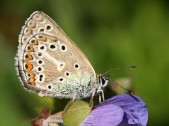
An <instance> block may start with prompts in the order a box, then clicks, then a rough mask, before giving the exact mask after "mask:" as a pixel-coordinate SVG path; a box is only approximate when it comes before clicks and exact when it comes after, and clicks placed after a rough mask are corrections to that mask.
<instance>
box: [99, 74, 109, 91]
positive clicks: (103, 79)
mask: <svg viewBox="0 0 169 126" xmlns="http://www.w3.org/2000/svg"><path fill="white" fill-rule="evenodd" d="M98 80H99V84H100V87H101V88H104V87H106V86H107V85H108V83H109V77H103V76H102V75H99V77H98Z"/></svg>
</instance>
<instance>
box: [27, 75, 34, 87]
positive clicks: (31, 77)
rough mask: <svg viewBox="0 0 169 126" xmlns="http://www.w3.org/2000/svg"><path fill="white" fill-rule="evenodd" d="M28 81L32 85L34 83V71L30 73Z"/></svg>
mask: <svg viewBox="0 0 169 126" xmlns="http://www.w3.org/2000/svg"><path fill="white" fill-rule="evenodd" d="M28 83H29V84H31V85H33V86H34V85H35V74H34V73H31V74H30V77H29V80H28Z"/></svg>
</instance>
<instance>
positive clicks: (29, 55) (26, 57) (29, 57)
mask: <svg viewBox="0 0 169 126" xmlns="http://www.w3.org/2000/svg"><path fill="white" fill-rule="evenodd" d="M29 60H33V56H32V55H31V54H26V55H25V61H29Z"/></svg>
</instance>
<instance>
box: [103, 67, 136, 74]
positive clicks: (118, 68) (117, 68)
mask: <svg viewBox="0 0 169 126" xmlns="http://www.w3.org/2000/svg"><path fill="white" fill-rule="evenodd" d="M135 68H137V66H127V67H116V68H113V69H110V70H108V71H106V72H105V73H104V74H103V75H105V74H107V73H110V72H112V71H115V70H126V69H135Z"/></svg>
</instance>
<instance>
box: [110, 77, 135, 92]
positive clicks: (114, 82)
mask: <svg viewBox="0 0 169 126" xmlns="http://www.w3.org/2000/svg"><path fill="white" fill-rule="evenodd" d="M109 80H110V81H111V82H112V83H113V84H116V85H117V86H119V87H121V88H122V89H124V90H125V91H127V92H128V93H129V94H133V93H132V91H131V90H129V89H127V88H124V87H123V86H121V85H120V84H119V83H117V82H116V81H113V80H111V79H110V78H109Z"/></svg>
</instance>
